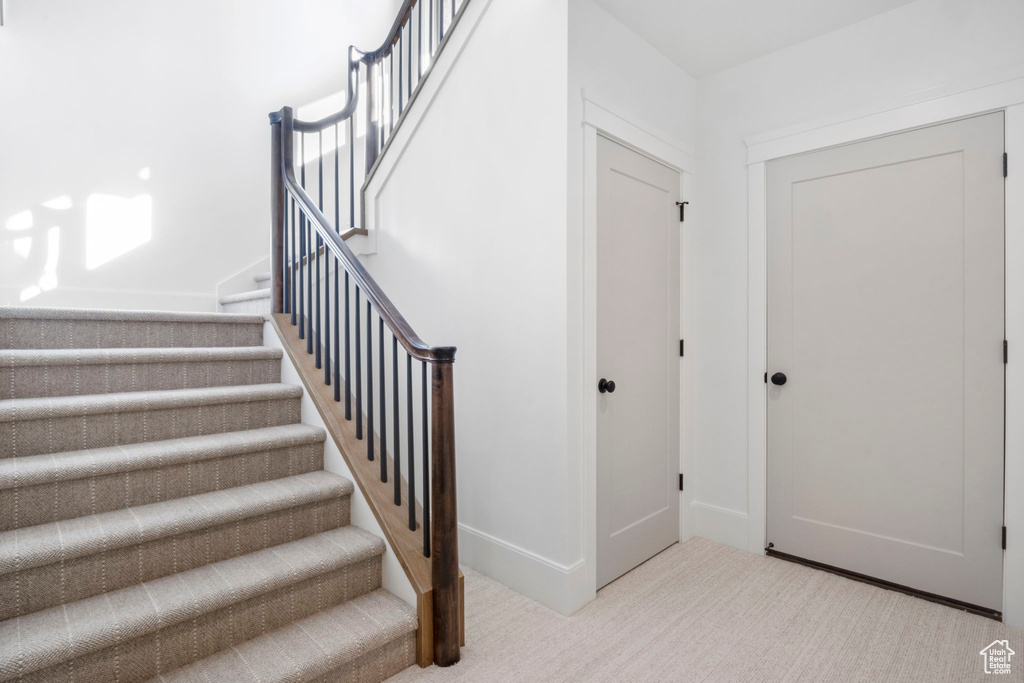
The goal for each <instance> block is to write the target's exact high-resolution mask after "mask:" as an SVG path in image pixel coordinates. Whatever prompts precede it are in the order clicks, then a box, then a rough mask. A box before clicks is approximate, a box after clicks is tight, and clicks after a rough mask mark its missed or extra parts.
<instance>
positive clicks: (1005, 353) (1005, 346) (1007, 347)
mask: <svg viewBox="0 0 1024 683" xmlns="http://www.w3.org/2000/svg"><path fill="white" fill-rule="evenodd" d="M1009 362H1010V342H1008V341H1006V340H1005V339H1004V340H1003V364H1006V363H1009Z"/></svg>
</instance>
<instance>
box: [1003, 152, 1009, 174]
mask: <svg viewBox="0 0 1024 683" xmlns="http://www.w3.org/2000/svg"><path fill="white" fill-rule="evenodd" d="M1009 172H1010V155H1009V154H1007V153H1006V152H1003V177H1004V178H1006V177H1008V174H1009Z"/></svg>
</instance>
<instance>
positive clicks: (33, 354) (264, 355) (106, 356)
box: [0, 346, 283, 367]
mask: <svg viewBox="0 0 1024 683" xmlns="http://www.w3.org/2000/svg"><path fill="white" fill-rule="evenodd" d="M282 354H283V352H282V351H281V349H275V348H273V347H270V346H209V347H200V346H196V347H189V346H175V347H170V348H146V347H143V348H135V349H132V348H100V349H0V367H25V366H33V365H94V364H114V363H132V364H135V363H185V362H209V361H231V360H265V359H270V360H273V359H277V358H281V357H282Z"/></svg>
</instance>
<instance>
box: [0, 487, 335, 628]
mask: <svg viewBox="0 0 1024 683" xmlns="http://www.w3.org/2000/svg"><path fill="white" fill-rule="evenodd" d="M352 490H353V486H352V482H350V481H348V480H347V479H344V478H342V477H339V476H337V475H334V474H331V473H329V472H324V471H320V472H310V473H307V474H301V475H298V476H295V477H287V478H284V479H275V480H273V481H267V482H261V483H258V484H250V485H248V486H240V487H236V488H233V489H227V490H224V491H213V492H211V493H203V494H199V495H196V496H189V497H187V498H177V499H174V500H170V501H166V502H162V503H153V504H150V505H143V506H138V507H134V508H126V509H123V510H116V511H113V512H106V513H103V514H99V515H91V516H88V517H77V518H75V519H70V520H63V521H60V522H56V523H53V524H42V525H39V526H34V527H26V528H22V529H15V530H13V531H7V532H4V533H2V534H0V619H10V618H12V617H16V616H20V615H25V614H30V613H32V612H36V611H38V610H43V609H46V608H49V607H54V606H57V605H60V604H66V603H70V602H74V601H76V600H82V599H85V598H89V597H92V596H95V595H99V594H100V593H104V592H107V591H113V590H118V589H121V588H125V587H127V586H132V585H135V584H139V583H142V582H145V581H151V580H153V579H157V578H160V577H163V576H167V575H169V574H174V573H176V572H181V571H184V570H188V569H193V568H195V567H199V566H202V565H206V564H209V563H211V562H218V561H220V560H225V559H228V558H231V557H238V556H240V555H244V554H246V553H251V552H254V551H257V550H261V549H264V548H269V547H271V546H274V545H278V544H281V543H287V542H290V541H295V540H297V539H300V538H305V537H308V536H312V535H314V534H318V533H321V532H324V531H327V530H330V529H336V528H338V527H342V526H345V525H347V524H348V523H349V514H350V507H349V501H350V497H351V494H352ZM0 640H2V638H0Z"/></svg>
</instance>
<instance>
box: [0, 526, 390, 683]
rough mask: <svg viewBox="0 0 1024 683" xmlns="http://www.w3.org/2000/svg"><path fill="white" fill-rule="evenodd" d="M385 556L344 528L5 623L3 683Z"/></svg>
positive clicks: (368, 539) (378, 546)
mask: <svg viewBox="0 0 1024 683" xmlns="http://www.w3.org/2000/svg"><path fill="white" fill-rule="evenodd" d="M383 552H384V542H383V541H381V540H380V539H378V538H376V537H375V536H373V535H372V534H370V533H368V532H366V531H363V530H362V529H359V528H357V527H353V526H346V527H342V528H340V529H333V530H331V531H327V532H323V533H320V534H316V535H315V536H310V537H308V538H304V539H300V540H298V541H292V542H290V543H284V544H281V545H278V546H273V547H271V548H267V549H264V550H258V551H256V552H253V553H249V554H247V555H242V556H239V557H233V558H230V559H227V560H222V561H220V562H215V563H213V564H209V565H205V566H202V567H197V568H195V569H190V570H188V571H185V572H181V573H178V574H172V575H170V576H165V577H163V578H160V579H155V580H153V581H148V582H146V583H143V584H138V585H135V586H130V587H128V588H122V589H119V590H115V591H111V592H109V593H103V594H101V595H97V596H94V597H91V598H86V599H83V600H78V601H76V602H71V603H68V604H66V605H59V606H57V607H52V608H49V609H45V610H41V611H39V612H34V613H32V614H28V615H25V616H21V617H16V618H13V619H9V620H7V621H5V622H0V680H8V679H9V678H13V677H16V676H19V675H24V674H28V673H31V672H33V671H38V670H40V669H44V668H48V667H52V666H55V665H57V664H60V663H62V662H66V661H68V660H71V659H75V658H77V657H81V656H83V655H86V654H89V653H92V652H97V651H100V650H103V649H106V648H108V647H111V646H113V645H116V644H118V643H121V642H126V641H128V640H131V639H133V638H137V637H140V636H142V635H146V634H149V633H153V632H155V631H158V630H161V629H165V628H168V627H170V626H173V625H176V624H180V623H183V622H186V621H189V620H193V619H196V618H197V617H200V616H202V615H204V614H209V613H211V612H215V611H217V610H220V609H224V608H226V607H228V606H230V605H233V604H238V603H241V602H243V601H246V600H250V599H252V598H254V597H258V596H260V595H266V594H269V593H271V592H273V591H276V590H279V589H281V588H284V587H286V586H289V585H295V584H299V583H301V582H303V581H306V580H308V579H311V578H314V577H316V576H320V575H323V574H327V573H329V572H332V571H336V570H338V569H341V568H342V567H344V566H347V565H352V564H356V563H359V562H362V561H365V560H368V559H371V558H373V557H375V556H379V555H381V554H383Z"/></svg>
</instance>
